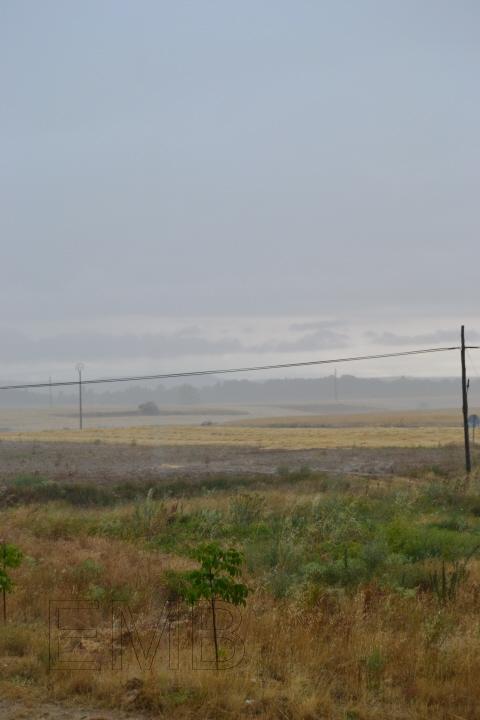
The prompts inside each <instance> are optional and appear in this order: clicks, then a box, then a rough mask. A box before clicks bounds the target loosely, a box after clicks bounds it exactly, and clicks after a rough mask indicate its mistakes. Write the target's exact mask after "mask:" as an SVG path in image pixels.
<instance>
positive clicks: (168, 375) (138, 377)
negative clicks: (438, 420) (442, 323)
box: [0, 345, 479, 390]
mask: <svg viewBox="0 0 480 720" xmlns="http://www.w3.org/2000/svg"><path fill="white" fill-rule="evenodd" d="M468 349H469V350H478V349H479V348H478V346H476V345H470V346H468ZM452 350H460V346H458V345H455V346H453V347H439V348H422V349H418V350H405V351H403V352H394V353H383V354H379V355H357V356H356V357H340V358H333V359H329V360H310V361H305V362H294V363H280V364H277V365H253V366H250V367H241V368H222V369H217V370H191V371H188V372H171V373H158V374H154V375H131V376H126V377H110V378H94V379H92V380H85V379H82V384H83V385H99V384H101V383H117V382H134V381H140V380H168V379H170V378H187V377H199V376H203V375H226V374H230V373H245V372H256V371H259V370H281V369H286V368H295V367H311V366H314V365H334V364H338V363H347V362H357V361H360V360H383V359H386V358H393V357H404V356H407V355H425V354H428V353H438V352H451V351H452ZM77 385H78V381H77V380H66V381H63V382H48V383H24V384H17V385H3V386H0V390H32V389H35V388H45V387H48V388H50V387H70V386H77Z"/></svg>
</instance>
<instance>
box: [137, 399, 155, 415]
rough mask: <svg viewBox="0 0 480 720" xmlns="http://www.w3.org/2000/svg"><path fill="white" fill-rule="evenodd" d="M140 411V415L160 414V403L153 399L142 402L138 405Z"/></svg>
mask: <svg viewBox="0 0 480 720" xmlns="http://www.w3.org/2000/svg"><path fill="white" fill-rule="evenodd" d="M138 412H139V414H140V415H160V410H159V409H158V405H157V404H156V403H154V402H152V401H151V400H150V401H149V402H145V403H141V404H140V405H139V406H138Z"/></svg>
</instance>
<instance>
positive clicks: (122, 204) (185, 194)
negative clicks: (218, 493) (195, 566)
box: [0, 0, 480, 380]
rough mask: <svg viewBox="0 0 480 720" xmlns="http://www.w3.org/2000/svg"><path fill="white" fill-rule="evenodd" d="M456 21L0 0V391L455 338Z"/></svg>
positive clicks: (468, 232) (469, 233)
mask: <svg viewBox="0 0 480 720" xmlns="http://www.w3.org/2000/svg"><path fill="white" fill-rule="evenodd" d="M479 21H480V4H479V3H478V2H477V0H455V1H454V2H453V1H452V0H448V1H444V0H402V1H401V2H398V1H397V0H376V1H375V0H362V1H361V2H358V1H357V0H351V1H347V0H324V1H322V0H309V1H308V0H289V1H286V0H241V2H239V1H238V0H191V1H190V2H186V1H184V0H170V1H169V2H166V1H165V0H155V1H153V0H152V1H150V0H140V1H134V0H129V1H126V0H100V1H99V0H82V2H72V1H64V0H57V1H55V2H53V1H51V0H42V2H41V3H39V2H35V1H34V0H30V1H29V2H25V1H24V0H1V2H0V92H1V95H0V98H1V106H0V237H1V243H2V246H1V260H2V262H1V264H0V302H1V307H2V312H1V314H0V376H1V378H4V379H5V378H8V379H22V380H23V379H30V378H32V379H38V378H42V377H44V376H45V375H49V374H52V373H53V375H54V378H57V377H58V378H59V379H61V378H63V377H67V376H69V375H70V374H71V371H72V370H71V369H72V367H73V365H74V364H75V363H76V362H77V361H78V360H83V361H84V362H85V363H86V365H87V368H86V373H87V374H89V375H90V376H95V375H102V374H109V375H111V374H115V373H117V372H122V373H123V372H128V371H130V370H132V371H135V372H137V371H140V372H142V371H145V372H150V371H154V370H159V371H166V370H167V371H168V370H176V369H182V370H186V369H192V368H205V367H212V365H213V366H214V367H221V366H226V367H228V366H229V365H230V366H231V365H244V364H246V363H248V362H254V363H262V364H263V363H269V362H283V361H295V360H303V359H315V358H317V357H319V358H320V357H336V356H338V355H340V354H341V355H344V354H349V353H353V354H358V353H359V352H370V351H373V352H375V351H378V350H382V349H383V351H384V352H390V351H393V350H395V349H397V348H399V349H409V348H410V347H419V346H420V347H421V346H425V345H426V346H430V345H437V344H438V345H443V344H450V343H451V342H452V341H453V342H455V341H456V336H457V332H458V326H459V325H460V323H461V322H462V321H464V322H465V323H466V324H467V326H468V328H469V330H470V336H469V337H470V339H471V340H472V341H473V340H474V339H475V337H476V333H479V332H480V322H478V320H477V317H478V314H477V307H476V303H477V297H478V295H479V292H478V276H479V270H480V251H479V238H480V234H479V229H480V227H479V226H480V222H479V216H480V201H479V187H480V183H479V180H480V177H479V176H480V140H479V132H480V130H479V128H480V98H479V82H478V78H479V70H480V67H479V60H480V43H479V41H478V28H479ZM478 339H480V334H479V335H478ZM457 365H458V358H457V357H456V356H455V357H452V356H448V357H447V356H435V358H434V359H433V358H431V357H429V358H428V360H427V361H425V359H423V358H422V360H417V361H413V360H410V361H401V362H399V361H388V363H387V364H385V363H383V364H380V363H373V364H371V365H369V366H368V367H367V366H362V367H360V366H355V368H352V367H350V368H349V371H354V372H358V373H359V374H360V373H361V374H366V375H368V374H385V375H392V374H396V373H398V374H402V373H406V374H413V373H417V374H422V375H435V374H453V373H456V372H457ZM478 365H479V366H480V353H479V360H478ZM298 374H299V373H297V375H298ZM305 374H306V373H305Z"/></svg>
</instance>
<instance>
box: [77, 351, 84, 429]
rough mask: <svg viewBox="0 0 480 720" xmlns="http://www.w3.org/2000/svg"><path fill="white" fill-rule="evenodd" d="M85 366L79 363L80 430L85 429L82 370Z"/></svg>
mask: <svg viewBox="0 0 480 720" xmlns="http://www.w3.org/2000/svg"><path fill="white" fill-rule="evenodd" d="M84 367H85V365H84V364H83V363H77V372H78V422H79V427H80V430H82V429H83V399H82V370H83V368H84Z"/></svg>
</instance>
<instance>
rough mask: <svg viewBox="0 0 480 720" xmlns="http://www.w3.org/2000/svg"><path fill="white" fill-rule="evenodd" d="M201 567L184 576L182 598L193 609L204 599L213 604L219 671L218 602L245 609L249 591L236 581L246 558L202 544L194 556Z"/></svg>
mask: <svg viewBox="0 0 480 720" xmlns="http://www.w3.org/2000/svg"><path fill="white" fill-rule="evenodd" d="M191 557H192V558H193V559H194V560H196V561H197V562H198V563H199V564H200V567H199V568H198V569H196V570H190V571H188V572H185V573H183V575H182V579H183V584H182V591H181V594H182V596H183V597H184V599H185V600H187V601H188V602H189V603H190V604H191V605H192V606H195V605H197V604H198V603H199V602H200V601H201V600H202V599H203V600H207V601H208V602H209V604H210V611H211V616H212V629H213V644H214V648H215V667H216V669H217V670H218V667H219V647H218V630H217V612H216V610H217V601H218V600H223V601H224V602H228V603H231V604H232V605H245V603H246V598H247V595H248V587H247V586H246V585H244V584H243V583H242V582H238V581H237V579H238V578H240V576H241V572H242V570H241V566H242V563H243V554H242V553H241V552H240V551H239V550H236V549H235V548H228V549H226V550H225V549H223V548H222V547H221V546H220V545H218V543H203V544H201V545H199V546H198V547H197V548H195V549H194V550H193V551H192V552H191Z"/></svg>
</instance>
